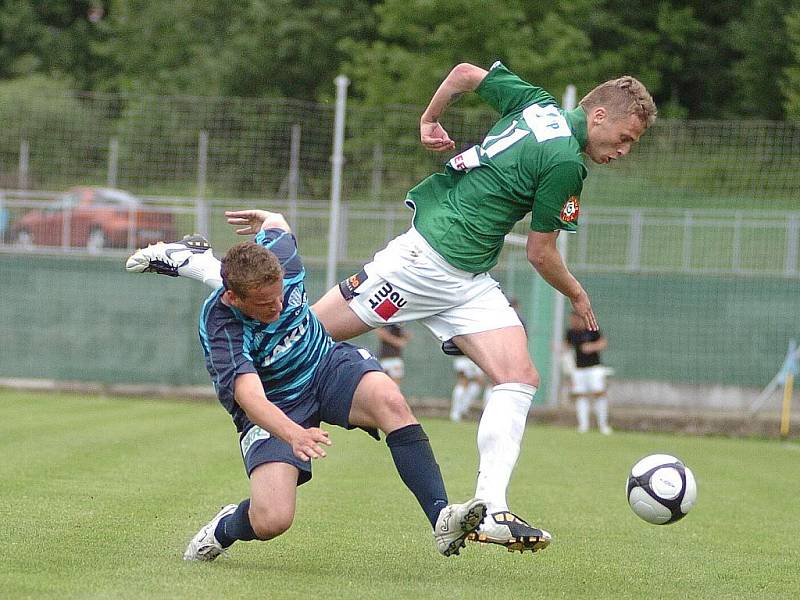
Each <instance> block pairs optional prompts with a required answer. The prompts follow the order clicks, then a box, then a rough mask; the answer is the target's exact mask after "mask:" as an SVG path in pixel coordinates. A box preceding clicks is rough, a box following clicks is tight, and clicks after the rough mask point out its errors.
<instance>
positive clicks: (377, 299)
mask: <svg viewBox="0 0 800 600" xmlns="http://www.w3.org/2000/svg"><path fill="white" fill-rule="evenodd" d="M406 302H407V301H406V299H405V298H403V297H402V296H401V295H400V293H399V292H397V291H396V290H395V289H394V287H393V286H392V284H391V283H384V284H383V286H382V287H381V288H380V289H379V290H378V291H377V292H375V293H374V294H373V295H372V296H371V297H370V299H369V306H370V308H371V309H372V310H374V311H375V313H376V314H377V315H378V316H379V317H380V318H381V319H383V320H384V321H388V320H389V319H391V318H392V316H393V315H394V314H395V313H396V312H397V311H398V310H400V309H401V308H402V307H404V306H405V305H406Z"/></svg>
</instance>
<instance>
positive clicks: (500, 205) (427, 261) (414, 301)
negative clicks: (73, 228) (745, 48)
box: [156, 63, 656, 551]
mask: <svg viewBox="0 0 800 600" xmlns="http://www.w3.org/2000/svg"><path fill="white" fill-rule="evenodd" d="M473 91H474V92H476V93H477V94H478V95H479V96H480V97H481V98H482V99H483V100H484V101H485V102H487V103H488V104H490V105H491V106H492V107H494V108H495V109H496V110H497V111H498V113H500V119H499V120H498V121H497V123H496V124H495V125H494V126H493V127H492V128H491V129H490V130H489V132H488V134H487V136H486V137H485V139H484V140H483V142H482V143H481V144H479V145H476V146H473V147H471V148H469V149H467V150H465V151H463V152H461V153H459V154H458V155H456V156H455V157H453V158H452V159H450V160H449V161H448V163H447V166H446V167H445V170H444V171H443V172H442V173H437V174H434V175H431V176H430V177H428V178H427V179H425V180H423V181H422V182H421V183H419V184H418V185H417V186H415V187H414V188H413V189H411V190H410V191H409V192H408V195H407V198H406V203H407V204H408V206H409V207H411V208H413V209H414V219H413V226H412V228H411V229H410V230H409V231H408V232H406V233H404V234H402V235H400V236H398V237H397V238H395V239H394V240H392V241H391V242H389V244H388V245H387V246H386V248H384V249H383V250H381V251H379V252H378V253H377V254H376V255H375V257H374V258H373V260H372V262H370V263H369V264H367V265H366V266H365V267H364V269H363V270H362V271H360V272H359V273H357V274H355V275H353V276H352V277H349V278H347V279H346V280H344V281H343V282H341V283H340V284H339V285H338V286H337V287H334V288H333V289H331V290H329V291H328V292H327V293H326V294H325V295H324V296H323V297H322V298H321V299H320V300H319V301H318V302H317V303H316V304H314V305H313V307H312V308H313V310H314V312H315V313H316V314H317V316H318V318H319V319H320V321H322V323H323V325H324V326H325V328H326V329H327V331H328V332H329V333H330V335H331V336H332V337H333V338H334V339H335V340H346V339H350V338H352V337H355V336H357V335H360V334H362V333H365V332H367V331H369V330H370V329H374V328H377V327H383V326H385V325H387V324H389V323H403V322H408V321H414V320H419V321H421V322H422V323H423V324H424V325H425V326H426V327H428V329H430V330H431V332H432V333H433V334H434V335H435V336H436V337H437V338H438V339H439V340H440V341H442V342H444V343H451V344H455V346H457V347H458V349H460V351H461V352H463V353H464V354H466V355H467V356H469V357H470V358H471V359H472V360H473V361H474V362H475V363H476V364H477V365H478V366H479V367H480V368H481V370H483V372H484V373H486V374H487V376H488V377H489V378H490V379H491V381H492V382H493V383H494V384H495V385H494V387H493V389H492V392H491V395H490V397H489V400H488V402H487V404H486V407H485V408H484V410H483V414H482V416H481V420H480V424H479V427H478V451H479V454H480V464H479V473H478V482H477V489H476V494H475V495H476V497H478V498H481V499H483V500H485V501H486V504H487V507H488V512H489V514H488V515H487V517H486V519H485V520H484V523H483V524H482V525H481V527H480V529H479V530H478V532H477V533H475V534H474V538H475V539H477V540H478V541H482V542H490V543H494V544H499V545H502V546H505V547H506V548H508V549H509V550H519V551H526V550H528V551H536V550H540V549H542V548H545V547H546V546H547V545H548V544H549V543H550V539H551V535H550V534H549V533H548V532H547V531H545V530H543V529H540V528H537V527H533V526H531V525H530V524H528V523H527V522H526V521H525V520H524V519H522V518H520V517H518V516H517V515H515V514H514V513H512V512H511V511H510V510H509V507H508V504H507V500H506V490H507V488H508V484H509V481H510V479H511V474H512V471H513V469H514V466H515V465H516V462H517V458H518V457H519V452H520V445H521V442H522V436H523V432H524V430H525V422H526V419H527V416H528V411H529V410H530V406H531V402H532V400H533V396H534V394H535V393H536V389H537V387H538V386H539V373H538V372H537V370H536V368H535V366H534V364H533V362H532V360H531V358H530V356H529V354H528V340H527V337H526V334H525V330H524V328H523V327H522V324H521V322H520V320H519V317H518V316H517V314H516V312H515V311H514V309H513V308H511V306H510V305H509V302H508V300H507V298H506V297H505V296H504V295H503V293H502V291H501V290H500V286H499V284H498V283H497V282H496V281H495V280H494V279H493V278H492V277H491V276H490V275H489V273H488V271H489V270H490V269H491V268H492V267H494V266H495V264H496V263H497V258H498V256H499V254H500V251H501V249H502V247H503V242H504V238H505V235H506V234H507V233H508V232H509V231H510V230H511V228H512V227H513V226H514V225H515V224H516V223H517V222H518V221H520V220H521V219H523V218H526V216H527V215H528V214H530V215H531V217H530V232H529V233H528V240H527V256H528V260H529V261H530V263H531V265H532V266H533V268H534V269H536V271H537V272H538V273H539V274H540V275H541V276H542V277H543V278H544V279H545V280H546V281H547V282H548V283H549V284H550V285H551V286H553V287H554V288H555V289H557V290H558V291H559V292H561V293H562V294H564V295H565V296H566V297H567V298H569V300H570V302H571V303H572V308H573V310H574V312H575V313H576V314H577V315H578V317H579V318H580V319H581V321H582V322H583V323H584V325H585V326H586V328H587V329H588V330H590V331H595V330H597V329H598V325H597V320H596V319H595V315H594V312H593V311H592V306H591V302H590V300H589V296H588V294H587V293H586V291H585V290H584V289H583V287H582V286H581V284H580V283H579V282H578V281H577V279H575V277H574V276H573V275H572V274H571V273H570V272H569V270H568V269H567V267H566V265H565V264H564V261H563V260H562V258H561V255H560V253H559V252H558V248H557V246H556V239H557V238H558V235H559V234H560V232H561V231H562V230H563V231H570V232H572V231H575V230H576V229H577V226H578V217H579V214H580V194H581V190H582V187H583V180H584V178H585V177H586V175H587V170H586V167H585V165H584V155H585V156H587V157H588V158H589V159H590V160H592V161H593V162H595V163H600V164H607V163H609V162H610V161H612V160H616V159H617V158H621V157H623V156H625V155H626V154H628V152H630V150H631V147H632V145H633V144H634V143H635V142H636V141H637V140H638V139H639V137H640V136H641V135H642V134H643V133H644V131H645V130H646V129H647V127H649V126H650V125H651V124H652V123H653V121H654V119H655V117H656V107H655V104H654V103H653V99H652V98H651V96H650V94H649V93H648V92H647V90H646V89H645V87H644V86H643V85H642V84H641V83H640V82H639V81H637V80H636V79H634V78H633V77H629V76H625V77H620V78H618V79H614V80H611V81H607V82H605V83H603V84H601V85H599V86H597V87H596V88H595V89H593V90H592V91H591V92H589V93H588V94H587V95H586V96H585V97H584V98H583V99H582V100H581V101H580V103H579V106H578V108H576V109H575V110H571V111H565V110H562V109H561V108H559V106H558V104H557V103H556V101H555V99H554V98H553V97H552V96H551V95H550V94H548V93H547V92H546V91H544V90H543V89H541V88H539V87H536V86H534V85H531V84H530V83H527V82H526V81H523V80H522V79H520V78H519V77H517V76H516V75H515V74H514V73H512V72H511V71H509V70H508V69H507V68H506V67H505V66H503V65H502V64H500V63H495V64H494V65H492V67H491V69H490V70H489V71H486V70H484V69H482V68H480V67H477V66H475V65H471V64H467V63H463V64H460V65H457V66H456V67H455V68H454V69H453V70H452V71H451V72H450V73H449V74H448V76H447V77H446V78H445V79H444V81H443V82H442V83H441V85H440V86H439V88H438V89H437V90H436V92H435V93H434V95H433V97H432V98H431V100H430V103H429V104H428V107H427V108H426V109H425V111H424V112H423V114H422V117H421V119H420V140H421V142H422V144H423V145H424V146H425V147H426V148H428V149H429V150H433V151H436V152H449V151H451V150H454V149H455V142H454V141H453V140H451V139H450V136H449V135H448V134H447V132H446V131H445V129H444V128H443V127H442V125H441V124H440V123H439V119H440V117H441V116H442V114H443V113H444V111H445V109H446V107H447V106H448V105H449V104H450V103H451V102H452V101H453V100H454V99H455V98H457V97H458V96H460V95H461V94H463V93H466V92H473ZM258 212H259V211H247V210H245V211H234V212H232V213H228V221H229V223H231V224H233V225H244V227H242V229H241V230H240V232H242V233H250V232H251V231H252V230H255V229H258V228H259V227H260V222H259V220H258V216H257V214H258ZM156 259H157V260H167V259H168V257H166V256H164V257H161V256H159V257H156ZM176 266H177V272H178V274H180V275H184V276H188V277H193V278H195V279H200V280H203V281H205V282H206V283H208V284H209V285H211V286H214V285H218V281H219V274H218V266H217V265H214V264H212V263H210V262H206V263H204V264H203V265H199V264H192V263H191V261H189V262H187V263H186V264H182V265H176ZM215 269H216V270H217V271H216V272H215Z"/></svg>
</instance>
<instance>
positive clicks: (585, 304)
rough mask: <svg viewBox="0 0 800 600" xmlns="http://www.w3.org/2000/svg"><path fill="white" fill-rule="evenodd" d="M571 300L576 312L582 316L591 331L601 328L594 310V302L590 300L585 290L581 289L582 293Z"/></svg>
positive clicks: (584, 323)
mask: <svg viewBox="0 0 800 600" xmlns="http://www.w3.org/2000/svg"><path fill="white" fill-rule="evenodd" d="M571 302H572V308H573V310H574V311H575V314H576V315H578V316H579V317H580V318H581V320H582V321H583V325H584V326H585V327H586V329H588V330H589V331H597V330H598V329H600V327H599V326H598V325H597V317H595V316H594V311H593V310H592V303H591V302H590V301H589V295H588V294H587V293H586V292H585V291H581V293H580V295H579V296H578V297H577V298H575V299H572V300H571Z"/></svg>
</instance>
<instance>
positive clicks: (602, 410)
mask: <svg viewBox="0 0 800 600" xmlns="http://www.w3.org/2000/svg"><path fill="white" fill-rule="evenodd" d="M594 414H595V416H596V417H597V428H598V429H599V430H600V431H602V430H603V429H608V398H606V397H605V396H600V397H599V398H598V399H597V400H595V401H594Z"/></svg>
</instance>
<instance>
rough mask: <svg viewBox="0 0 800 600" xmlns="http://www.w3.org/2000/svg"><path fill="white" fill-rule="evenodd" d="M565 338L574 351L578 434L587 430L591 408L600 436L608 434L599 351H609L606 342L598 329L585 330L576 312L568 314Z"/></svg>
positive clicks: (574, 391) (573, 386)
mask: <svg viewBox="0 0 800 600" xmlns="http://www.w3.org/2000/svg"><path fill="white" fill-rule="evenodd" d="M565 339H566V342H567V344H569V345H570V346H572V349H573V351H574V352H575V369H574V370H573V371H572V390H571V395H572V397H573V399H574V400H575V415H576V417H577V419H578V431H579V432H580V433H586V432H587V431H589V422H590V409H591V407H592V406H593V407H594V414H595V417H596V418H597V429H598V430H599V431H600V433H602V434H603V435H609V434H610V433H611V427H610V426H609V424H608V396H607V395H606V390H607V386H606V375H607V374H608V369H607V368H606V367H605V366H603V364H602V362H601V360H600V352H602V351H603V350H605V349H606V348H608V340H606V337H605V336H604V335H603V333H602V332H601V331H600V330H599V329H598V330H597V331H589V330H588V329H586V327H584V326H583V322H582V321H581V319H580V317H578V315H576V314H575V313H571V314H570V318H569V329H568V330H567V333H566V336H565Z"/></svg>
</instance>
